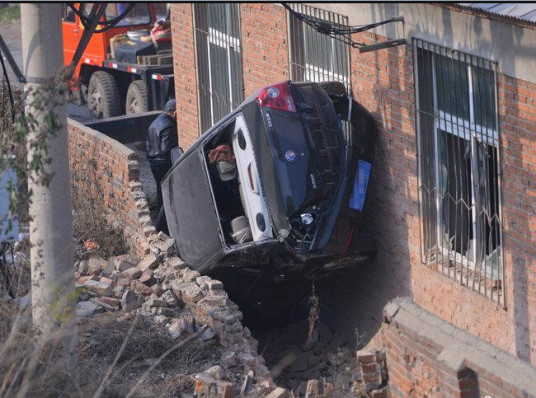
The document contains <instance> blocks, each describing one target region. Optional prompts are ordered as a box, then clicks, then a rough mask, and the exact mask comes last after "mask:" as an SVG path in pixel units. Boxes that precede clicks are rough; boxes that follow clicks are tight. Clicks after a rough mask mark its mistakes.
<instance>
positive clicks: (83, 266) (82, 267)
mask: <svg viewBox="0 0 536 398" xmlns="http://www.w3.org/2000/svg"><path fill="white" fill-rule="evenodd" d="M77 264H78V272H80V275H87V272H88V270H89V263H88V261H87V260H82V261H80V262H78V263H77Z"/></svg>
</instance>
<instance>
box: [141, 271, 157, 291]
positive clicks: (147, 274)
mask: <svg viewBox="0 0 536 398" xmlns="http://www.w3.org/2000/svg"><path fill="white" fill-rule="evenodd" d="M139 281H140V282H141V283H144V284H145V285H147V286H149V287H151V286H153V285H154V284H155V283H156V280H155V279H154V278H153V272H152V271H151V270H150V269H147V270H145V271H144V272H143V273H142V274H141V276H140V279H139Z"/></svg>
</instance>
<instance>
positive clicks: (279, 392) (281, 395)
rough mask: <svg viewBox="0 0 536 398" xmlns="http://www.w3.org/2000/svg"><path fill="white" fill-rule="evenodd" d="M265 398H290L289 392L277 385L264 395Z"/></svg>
mask: <svg viewBox="0 0 536 398" xmlns="http://www.w3.org/2000/svg"><path fill="white" fill-rule="evenodd" d="M265 398H290V394H289V392H288V391H287V390H286V389H284V388H282V387H277V388H276V389H275V390H273V391H272V392H271V393H269V394H268V395H266V396H265Z"/></svg>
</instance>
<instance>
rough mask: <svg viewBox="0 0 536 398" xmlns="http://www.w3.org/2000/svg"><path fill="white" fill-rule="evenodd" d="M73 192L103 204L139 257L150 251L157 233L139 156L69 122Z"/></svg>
mask: <svg viewBox="0 0 536 398" xmlns="http://www.w3.org/2000/svg"><path fill="white" fill-rule="evenodd" d="M67 129H68V133H69V167H70V170H71V181H72V184H73V186H72V189H73V190H78V191H81V192H82V193H83V194H84V195H87V196H88V197H90V198H91V199H92V200H93V201H94V202H100V203H102V204H103V207H104V209H105V211H107V212H108V213H107V215H106V217H107V219H108V220H109V221H110V223H111V224H112V225H118V226H120V227H121V228H122V229H123V231H124V234H125V238H126V239H127V241H128V242H129V244H130V246H131V248H132V249H134V251H135V252H136V254H137V255H139V256H143V255H144V254H147V253H148V252H149V240H148V235H150V234H151V233H155V231H153V230H154V227H152V223H151V218H150V216H149V208H148V205H147V199H146V197H145V193H144V192H143V190H142V185H141V181H140V171H139V164H138V156H137V155H136V153H134V152H133V151H132V150H130V149H128V148H127V147H126V146H124V145H123V144H121V143H120V142H118V141H116V140H114V139H112V138H110V137H107V136H106V135H104V134H102V133H99V132H98V131H96V130H93V129H91V128H90V127H86V126H84V125H83V124H81V123H78V122H76V121H74V120H72V119H68V123H67Z"/></svg>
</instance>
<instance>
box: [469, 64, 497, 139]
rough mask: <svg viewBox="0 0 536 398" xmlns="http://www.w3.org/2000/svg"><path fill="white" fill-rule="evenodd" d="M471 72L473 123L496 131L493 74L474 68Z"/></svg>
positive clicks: (487, 70) (486, 70) (492, 72)
mask: <svg viewBox="0 0 536 398" xmlns="http://www.w3.org/2000/svg"><path fill="white" fill-rule="evenodd" d="M471 71H472V78H473V104H474V118H475V123H476V124H478V125H480V126H484V127H488V128H491V129H493V130H496V129H497V121H496V113H497V110H496V108H495V72H494V71H492V70H489V69H484V68H479V67H476V66H473V67H471Z"/></svg>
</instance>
